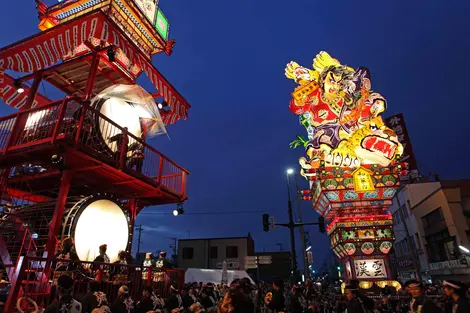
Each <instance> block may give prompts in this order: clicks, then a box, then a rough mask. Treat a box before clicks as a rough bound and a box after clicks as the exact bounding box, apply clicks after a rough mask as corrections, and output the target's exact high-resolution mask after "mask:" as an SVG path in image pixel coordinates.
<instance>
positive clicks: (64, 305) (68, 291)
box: [44, 275, 82, 313]
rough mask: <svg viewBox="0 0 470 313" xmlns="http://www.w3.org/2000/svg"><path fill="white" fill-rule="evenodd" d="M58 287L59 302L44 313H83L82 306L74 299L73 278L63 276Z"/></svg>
mask: <svg viewBox="0 0 470 313" xmlns="http://www.w3.org/2000/svg"><path fill="white" fill-rule="evenodd" d="M57 285H58V289H59V290H58V292H59V300H58V301H55V302H53V303H52V304H51V305H49V306H48V307H47V308H46V310H45V311H44V313H81V312H82V304H81V303H80V302H78V301H77V300H75V299H74V298H73V297H72V288H73V278H71V277H69V276H66V275H62V276H60V277H59V279H58V280H57Z"/></svg>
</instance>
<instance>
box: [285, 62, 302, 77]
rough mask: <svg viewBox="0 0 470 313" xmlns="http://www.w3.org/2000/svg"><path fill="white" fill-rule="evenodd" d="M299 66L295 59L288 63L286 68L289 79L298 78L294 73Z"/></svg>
mask: <svg viewBox="0 0 470 313" xmlns="http://www.w3.org/2000/svg"><path fill="white" fill-rule="evenodd" d="M299 67H300V65H299V64H297V63H296V62H294V61H292V62H289V63H287V65H286V69H285V74H286V77H287V78H289V79H293V80H295V79H296V75H295V74H294V71H295V70H296V69H298V68H299Z"/></svg>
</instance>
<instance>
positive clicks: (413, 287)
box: [405, 279, 423, 298]
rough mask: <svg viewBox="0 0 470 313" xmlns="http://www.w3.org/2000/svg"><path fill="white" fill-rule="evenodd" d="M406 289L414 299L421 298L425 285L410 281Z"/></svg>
mask: <svg viewBox="0 0 470 313" xmlns="http://www.w3.org/2000/svg"><path fill="white" fill-rule="evenodd" d="M405 289H406V291H408V292H409V293H410V295H411V296H412V297H413V298H416V297H419V296H421V294H422V293H423V285H422V284H421V282H420V281H419V280H416V279H410V280H408V281H407V282H406V283H405Z"/></svg>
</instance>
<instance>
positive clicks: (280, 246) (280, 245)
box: [276, 242, 282, 252]
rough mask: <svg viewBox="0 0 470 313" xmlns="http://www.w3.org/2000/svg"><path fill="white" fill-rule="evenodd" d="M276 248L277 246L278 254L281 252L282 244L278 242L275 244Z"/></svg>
mask: <svg viewBox="0 0 470 313" xmlns="http://www.w3.org/2000/svg"><path fill="white" fill-rule="evenodd" d="M276 246H279V252H282V243H280V242H278V243H276Z"/></svg>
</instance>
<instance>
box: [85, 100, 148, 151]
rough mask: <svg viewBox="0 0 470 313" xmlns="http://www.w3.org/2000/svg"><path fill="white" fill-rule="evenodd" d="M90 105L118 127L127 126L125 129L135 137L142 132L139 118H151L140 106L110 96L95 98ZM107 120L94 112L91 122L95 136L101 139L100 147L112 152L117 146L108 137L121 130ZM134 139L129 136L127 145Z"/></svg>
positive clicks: (139, 136) (117, 133) (119, 132)
mask: <svg viewBox="0 0 470 313" xmlns="http://www.w3.org/2000/svg"><path fill="white" fill-rule="evenodd" d="M92 107H93V108H95V109H96V110H98V111H99V112H100V113H101V114H102V115H103V116H105V117H107V118H108V119H109V120H111V121H113V122H114V123H115V124H117V125H119V126H120V127H122V128H124V127H127V131H128V132H129V133H131V134H132V135H134V136H135V137H137V138H141V136H142V133H143V127H142V124H141V119H145V118H151V116H150V113H149V112H147V111H146V110H144V109H143V108H142V106H140V105H138V104H132V103H129V102H127V101H124V100H121V99H117V98H112V97H111V98H102V99H99V100H96V101H94V102H93V103H92ZM109 120H107V119H105V118H102V117H101V116H99V115H97V114H96V115H95V116H94V117H93V122H92V124H93V125H94V132H95V133H96V135H97V137H98V138H100V139H101V140H102V148H103V149H105V150H107V151H108V152H109V153H111V154H114V153H116V152H117V151H118V148H119V146H118V143H117V142H116V141H110V140H109V138H111V137H113V136H116V135H119V134H121V133H122V131H121V129H119V128H118V127H116V126H115V125H114V124H113V123H111V122H110V121H109ZM134 141H135V139H134V138H132V137H129V138H128V145H129V146H130V145H131V144H132V143H133V142H134Z"/></svg>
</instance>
